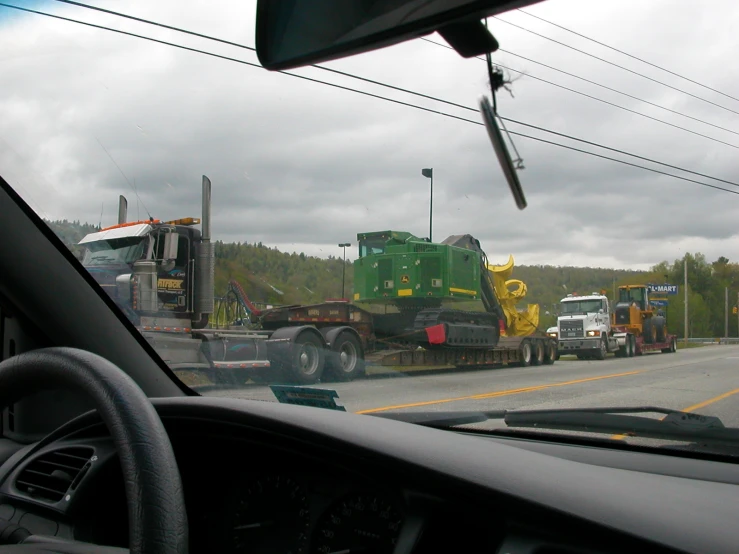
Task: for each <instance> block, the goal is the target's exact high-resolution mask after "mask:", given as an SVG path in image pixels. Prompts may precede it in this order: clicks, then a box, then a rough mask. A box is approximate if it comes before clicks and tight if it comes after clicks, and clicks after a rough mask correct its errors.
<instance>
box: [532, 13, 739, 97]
mask: <svg viewBox="0 0 739 554" xmlns="http://www.w3.org/2000/svg"><path fill="white" fill-rule="evenodd" d="M518 11H519V12H521V13H523V14H526V15H528V16H529V17H533V18H535V19H538V20H540V21H543V22H544V23H548V24H549V25H553V26H554V27H558V28H560V29H562V30H564V31H567V32H568V33H572V34H573V35H577V36H578V37H582V38H584V39H586V40H589V41H591V42H594V43H595V44H599V45H600V46H603V47H605V48H608V49H610V50H613V51H614V52H618V53H619V54H623V55H624V56H627V57H629V58H631V59H633V60H637V61H639V62H642V63H644V64H647V65H651V66H652V67H655V68H657V69H659V70H661V71H664V72H665V73H669V74H670V75H674V76H675V77H680V78H681V79H685V80H686V81H688V82H689V83H693V84H694V85H698V86H699V87H703V88H705V89H708V90H710V91H713V92H716V93H718V94H720V95H722V96H726V98H731V99H732V100H736V101H739V98H736V97H734V96H731V95H730V94H726V93H725V92H721V91H720V90H717V89H715V88H712V87H709V86H708V85H704V84H703V83H701V82H699V81H695V80H693V79H691V78H689V77H686V76H685V75H681V74H680V73H675V72H674V71H670V70H669V69H666V68H664V67H662V66H660V65H657V64H655V63H652V62H648V61H647V60H645V59H643V58H640V57H638V56H634V55H633V54H629V53H628V52H624V51H623V50H619V49H618V48H616V47H614V46H611V45H609V44H606V43H604V42H601V41H599V40H596V39H594V38H591V37H588V36H586V35H583V34H582V33H578V32H577V31H573V30H572V29H568V28H567V27H564V26H563V25H558V24H557V23H554V22H553V21H549V20H548V19H544V18H543V17H540V16H538V15H534V14H533V13H529V12H527V11H525V10H522V9H521V8H518Z"/></svg>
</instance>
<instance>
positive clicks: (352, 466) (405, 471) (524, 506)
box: [0, 398, 737, 554]
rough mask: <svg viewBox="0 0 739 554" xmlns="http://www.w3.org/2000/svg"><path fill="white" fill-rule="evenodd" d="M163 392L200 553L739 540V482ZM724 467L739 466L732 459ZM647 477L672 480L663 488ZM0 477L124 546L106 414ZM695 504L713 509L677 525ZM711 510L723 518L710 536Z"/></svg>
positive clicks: (690, 546) (35, 503)
mask: <svg viewBox="0 0 739 554" xmlns="http://www.w3.org/2000/svg"><path fill="white" fill-rule="evenodd" d="M155 406H156V407H157V410H158V411H159V413H160V416H161V417H162V421H163V423H164V425H165V427H166V429H167V432H168V434H169V436H170V440H171V442H172V445H173V448H174V451H175V455H176V457H177V460H178V465H179V468H180V473H181V476H182V481H183V487H184V493H185V502H186V505H187V511H188V520H189V527H190V544H191V548H190V551H191V552H193V553H197V552H219V553H230V552H234V553H236V552H256V553H261V552H272V553H295V554H296V553H320V554H336V553H345V554H349V553H355V552H365V553H378V554H379V553H387V554H391V553H392V554H396V553H397V554H400V553H408V554H425V553H431V552H443V551H455V552H466V553H478V552H479V553H490V554H496V553H500V554H504V553H505V554H534V553H536V554H570V553H571V554H575V553H586V552H587V553H594V554H595V553H603V554H606V553H611V552H641V551H645V552H646V551H649V552H654V553H662V552H665V553H667V552H703V553H710V552H722V551H727V552H728V551H729V550H723V549H722V548H723V547H724V546H726V545H728V544H731V543H729V542H726V541H728V540H733V537H734V536H735V535H736V530H735V527H732V526H725V527H723V528H722V525H723V523H725V522H722V518H725V519H727V521H728V519H731V517H733V516H731V514H730V513H723V512H722V514H719V515H718V517H716V509H717V507H718V506H719V505H720V504H721V503H722V502H723V503H727V502H731V503H733V505H732V508H733V507H735V506H736V504H737V500H736V498H737V497H736V495H735V492H736V489H737V485H736V484H733V483H713V482H710V481H704V480H701V479H691V480H687V479H686V478H685V476H683V477H676V476H674V475H655V474H652V473H649V474H648V475H647V474H644V473H637V472H635V471H634V468H632V469H631V470H629V471H627V470H624V469H620V468H609V467H603V465H602V464H600V463H587V464H586V463H582V462H576V461H572V460H566V459H564V457H563V456H561V455H553V454H552V453H551V452H550V453H545V452H544V451H543V450H542V449H544V450H546V448H545V445H544V444H543V443H532V444H535V448H534V450H532V449H531V448H529V449H526V448H516V447H513V446H511V444H505V442H506V441H505V440H503V442H499V441H498V440H496V439H491V438H489V437H484V436H481V435H478V436H475V435H472V436H469V435H464V434H461V433H456V432H450V431H439V430H434V429H427V428H421V427H413V426H411V425H410V424H405V423H399V422H392V421H387V420H382V419H380V418H372V417H369V416H357V415H353V414H343V413H338V412H332V411H330V410H321V409H317V408H302V407H296V406H284V405H279V404H275V403H267V402H249V401H235V400H229V399H207V398H189V399H167V400H157V401H155ZM399 439H402V447H401V442H399ZM419 439H420V442H419ZM431 439H435V442H429V441H430V440H431ZM383 444H384V446H382V447H381V446H380V445H383ZM553 448H554V446H553ZM556 448H560V449H562V448H564V447H563V446H562V445H558V446H556ZM537 449H538V450H539V451H538V452H537V451H535V450H537ZM587 450H588V449H582V451H583V452H585V451H587ZM596 450H597V449H596ZM603 454H607V451H603ZM569 455H570V456H572V455H573V454H572V452H570V453H569ZM620 455H622V456H627V457H628V455H629V454H628V453H624V452H621V453H620ZM657 457H658V456H657ZM615 458H618V456H615ZM645 459H646V458H645ZM665 460H668V461H669V460H670V458H668V457H665ZM511 462H515V463H511ZM631 462H632V465H633V463H634V460H633V459H632V460H631ZM688 463H689V462H688ZM707 463H709V464H710V463H712V462H707ZM678 465H679V463H678ZM721 467H722V468H723V470H724V471H725V472H729V473H731V474H732V475H733V478H734V479H735V480H736V475H737V472H736V470H735V469H733V467H732V465H731V464H721ZM573 471H574V472H573ZM593 471H595V473H596V474H595V475H593V474H592V473H593ZM599 472H602V474H601V475H598V473H599ZM609 472H616V473H610V474H609ZM727 475H728V474H727ZM647 476H651V477H652V478H654V479H660V478H667V479H668V480H669V479H672V481H667V482H665V483H654V482H653V483H652V486H651V488H650V486H648V485H647V483H648V481H645V480H644V478H645V477H647ZM618 477H620V480H619V479H618ZM0 479H2V484H1V485H0V518H3V519H7V520H10V521H13V522H14V523H17V524H18V525H21V526H23V527H25V528H27V529H29V531H31V532H32V533H34V534H43V535H53V536H56V537H58V538H61V539H76V540H82V541H87V542H92V543H96V544H106V545H110V546H121V547H126V546H127V533H128V518H127V508H126V506H127V505H126V498H125V494H124V489H123V476H122V474H121V470H120V466H119V464H118V459H117V455H116V452H115V450H114V447H113V444H112V441H111V440H110V438H109V437H108V435H107V432H106V430H105V428H104V427H103V426H102V424H101V423H100V422H99V420H98V419H97V418H96V416H95V414H94V413H90V414H86V415H84V416H81V417H79V418H77V419H76V420H74V421H72V422H70V423H69V424H67V425H65V426H63V427H62V428H60V429H59V430H57V431H56V432H54V433H53V434H52V435H50V436H49V437H47V438H46V439H44V440H43V441H40V442H38V443H34V444H32V445H28V446H26V447H24V448H22V449H21V450H18V451H17V452H15V453H14V454H12V455H11V456H10V457H9V458H8V459H7V460H6V462H5V463H4V464H3V465H2V467H0ZM593 479H596V481H593ZM634 479H636V481H634V482H633V483H632V482H631V481H630V480H634ZM731 479H732V477H731V476H730V477H729V480H731ZM680 480H684V481H685V482H681V481H680ZM593 482H598V483H600V484H601V489H603V488H605V489H610V490H611V491H612V494H611V496H610V497H608V496H604V494H603V491H602V490H597V488H593V487H592V486H589V485H590V484H591V483H593ZM667 484H669V485H671V488H669V489H663V488H662V487H663V486H665V485H667ZM719 485H720V486H721V488H722V491H723V492H722V493H720V494H719V493H717V492H716V491H717V490H718V489H716V488H714V486H719ZM634 486H636V487H637V488H640V489H641V495H640V496H633V491H634V490H637V489H635V488H634ZM684 486H688V487H689V488H690V489H691V491H692V493H693V495H694V496H693V499H692V500H693V502H692V504H693V505H692V506H691V500H687V501H684V502H683V506H682V507H679V509H677V510H676V509H675V508H676V506H675V504H673V503H671V498H670V495H671V494H676V493H677V494H678V495H680V493H682V492H684V491H681V490H679V489H680V488H681V487H684ZM623 492H626V493H627V496H624V495H623V494H622V493H623ZM628 493H632V497H631V499H630V501H628V502H624V499H625V498H626V499H628ZM660 495H662V496H663V498H662V499H660V498H659V496H660ZM683 498H686V497H684V496H683ZM701 498H702V500H701ZM649 499H651V500H649ZM728 499H731V500H728ZM573 500H577V501H578V502H577V508H576V509H573V506H575V504H573V503H572V501H573ZM696 501H697V502H696ZM701 502H702V504H701ZM659 506H661V511H654V509H655V508H656V507H659ZM706 506H711V507H712V509H711V510H710V512H709V511H706ZM726 506H728V504H726ZM691 509H699V510H700V509H702V510H703V511H702V512H697V513H703V514H708V513H710V514H711V517H710V518H708V517H698V519H695V518H691V519H692V521H693V525H692V526H689V525H686V526H684V527H680V526H679V525H678V526H676V527H672V528H671V527H669V524H680V523H681V520H680V518H679V517H677V518H676V517H675V514H679V513H682V514H683V515H685V514H688V513H689V512H690V510H691ZM578 512H579V513H578ZM733 513H736V512H735V511H734V512H733ZM696 517H697V516H696ZM709 520H710V521H711V522H713V523H708V521H709ZM698 521H700V524H698V523H697V522H698ZM666 523H667V524H668V526H667V527H664V525H665V524H666ZM707 525H708V527H714V528H716V529H723V531H721V532H720V533H718V534H713V535H706V534H705V530H706V526H707ZM668 531H669V532H668ZM670 537H671V538H670ZM671 542H672V544H670V543H671ZM734 544H735V543H734Z"/></svg>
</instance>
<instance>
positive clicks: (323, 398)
mask: <svg viewBox="0 0 739 554" xmlns="http://www.w3.org/2000/svg"><path fill="white" fill-rule="evenodd" d="M269 388H270V389H272V392H273V393H274V395H275V396H276V397H277V400H278V402H280V404H296V405H298V406H311V407H313V408H327V409H329V410H337V411H340V412H345V411H346V408H344V406H339V405H337V404H336V401H335V400H334V399H335V398H339V394H338V393H337V392H336V391H335V390H330V389H314V388H311V387H291V386H287V385H270V386H269Z"/></svg>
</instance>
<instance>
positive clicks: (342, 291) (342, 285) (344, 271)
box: [339, 242, 352, 300]
mask: <svg viewBox="0 0 739 554" xmlns="http://www.w3.org/2000/svg"><path fill="white" fill-rule="evenodd" d="M351 245H352V243H351V242H342V243H341V244H340V245H339V248H343V249H344V264H343V265H342V266H341V298H342V300H343V299H344V278H345V277H346V247H347V246H351Z"/></svg>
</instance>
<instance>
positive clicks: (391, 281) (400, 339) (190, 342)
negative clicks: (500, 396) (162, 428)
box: [79, 176, 557, 384]
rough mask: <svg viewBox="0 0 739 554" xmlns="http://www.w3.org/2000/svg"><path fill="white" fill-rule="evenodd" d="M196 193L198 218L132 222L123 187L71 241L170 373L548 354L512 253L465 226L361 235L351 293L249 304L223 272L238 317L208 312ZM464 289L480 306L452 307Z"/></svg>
mask: <svg viewBox="0 0 739 554" xmlns="http://www.w3.org/2000/svg"><path fill="white" fill-rule="evenodd" d="M202 192H203V200H202V219H199V218H192V217H189V218H181V219H176V220H170V221H161V220H157V219H153V218H151V217H150V218H149V219H148V220H143V221H132V222H128V221H127V220H126V219H127V218H126V211H127V209H126V206H127V203H126V200H125V198H124V197H122V196H121V197H120V204H119V206H120V207H119V217H118V223H117V224H116V225H113V226H110V227H106V228H104V229H101V230H99V231H96V232H94V233H90V234H88V235H87V236H85V237H84V238H83V239H82V240H81V241H80V242H79V244H80V245H82V246H84V247H85V249H86V250H85V255H84V258H83V265H84V266H85V268H86V269H87V270H88V271H89V272H90V273H91V274H92V275H93V277H94V278H95V280H96V281H97V282H98V283H99V284H100V285H101V286H102V287H103V289H104V290H105V291H106V292H107V293H108V295H109V296H110V297H111V298H112V299H113V300H114V301H115V302H116V304H117V305H118V306H119V307H120V308H121V309H122V310H123V311H124V312H125V313H126V314H127V315H128V317H129V319H130V320H131V321H132V322H133V323H134V325H135V326H136V327H137V328H138V329H139V331H140V332H141V333H142V334H143V335H144V337H145V338H146V339H147V340H148V341H149V342H150V343H151V344H152V346H153V347H154V349H155V350H156V351H157V352H158V353H159V354H160V356H161V357H162V358H163V359H164V361H165V362H166V363H167V365H168V366H169V367H170V368H171V369H173V370H175V371H188V372H199V373H204V374H206V376H207V377H208V379H209V380H210V381H211V382H214V383H220V384H243V383H244V382H245V381H246V380H252V381H254V382H273V383H274V382H289V383H298V384H313V383H316V382H318V381H320V380H322V379H323V380H340V381H348V380H352V379H357V378H360V377H362V376H363V375H364V374H365V372H366V367H367V365H368V364H370V365H373V366H384V367H393V368H396V369H400V370H403V369H411V368H429V369H430V368H439V367H445V368H465V367H481V366H495V365H499V364H516V365H520V366H529V365H539V364H551V363H554V360H555V358H556V353H557V344H556V341H555V340H553V339H551V338H550V337H548V336H546V335H545V334H544V333H540V332H539V331H538V306H536V305H529V306H528V307H527V308H526V309H525V310H518V309H517V308H516V304H517V303H518V302H520V301H521V300H522V299H523V298H524V297H525V293H526V288H525V285H524V284H523V283H521V282H520V281H516V280H511V279H508V277H509V276H510V273H511V270H512V267H513V258H512V257H510V258H509V261H508V263H507V264H504V265H503V266H493V265H490V264H488V261H487V256H486V255H485V252H484V251H483V250H482V248H481V247H480V243H479V241H477V240H476V239H475V238H474V237H471V236H470V235H455V236H451V237H449V238H448V239H446V240H445V241H444V242H442V243H440V244H435V243H431V242H430V241H428V240H426V239H420V238H417V237H415V236H413V235H411V234H410V233H404V232H393V231H383V232H375V233H360V234H359V235H358V241H359V257H358V258H357V260H356V261H355V262H354V271H355V289H354V294H353V298H352V301H351V302H350V301H346V300H343V299H342V300H339V301H326V302H323V303H319V304H315V305H307V306H304V305H291V306H281V307H276V308H272V309H266V310H259V309H257V308H256V307H255V305H254V304H252V303H251V302H250V301H249V299H248V298H247V296H246V294H245V292H244V290H243V288H241V286H240V285H239V284H238V283H236V282H235V281H231V282H230V284H229V294H231V295H232V296H233V298H234V299H235V300H236V301H237V302H238V303H239V304H240V305H241V306H242V307H243V308H244V313H245V316H246V317H244V318H241V317H240V318H238V320H234V321H229V322H227V324H225V325H223V324H220V323H216V322H215V321H213V320H215V319H216V318H215V317H213V316H214V308H215V306H214V265H215V259H214V250H213V244H212V242H211V223H210V222H211V183H210V180H209V179H208V178H207V177H206V176H203V185H202ZM197 225H200V229H197V228H196V226H197ZM470 301H472V302H477V303H478V304H481V309H477V310H461V309H455V308H450V307H449V305H453V304H455V303H460V302H470ZM360 304H361V305H362V306H363V307H361V306H360Z"/></svg>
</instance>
